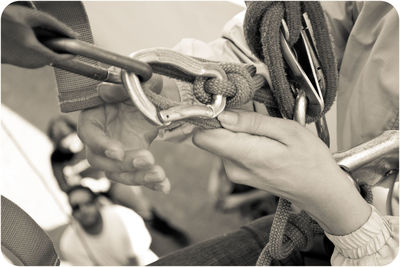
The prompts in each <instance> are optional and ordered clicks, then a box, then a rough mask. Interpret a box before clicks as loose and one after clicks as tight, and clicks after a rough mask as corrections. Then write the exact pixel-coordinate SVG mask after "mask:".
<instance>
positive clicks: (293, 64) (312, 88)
mask: <svg viewBox="0 0 400 267" xmlns="http://www.w3.org/2000/svg"><path fill="white" fill-rule="evenodd" d="M288 37H289V31H288V27H287V25H286V22H285V21H284V20H282V27H281V32H280V42H281V49H282V54H283V57H284V59H285V61H286V64H287V65H288V66H289V69H290V70H291V72H292V74H293V76H294V77H295V78H296V79H299V80H302V81H303V83H302V84H304V86H303V87H304V88H302V89H304V92H305V93H306V96H307V99H308V106H309V108H310V109H312V110H313V113H314V114H321V113H322V111H323V110H324V99H323V96H322V93H321V88H320V85H319V81H318V78H317V73H316V69H317V68H316V66H315V63H316V62H314V61H315V59H316V55H315V53H314V51H313V48H312V47H311V44H310V41H309V40H308V37H307V34H306V33H305V31H304V29H302V30H301V32H300V37H301V45H302V48H303V50H304V51H302V52H303V53H304V54H305V55H306V56H307V62H308V64H309V65H310V68H311V71H312V74H311V76H313V79H312V80H314V81H313V82H312V81H311V80H310V78H311V77H308V75H307V74H306V72H305V71H304V69H303V67H302V66H301V65H300V63H299V62H298V60H297V56H296V54H295V53H294V52H293V51H292V49H291V48H290V46H289V44H288V42H287V39H288Z"/></svg>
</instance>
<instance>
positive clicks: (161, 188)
mask: <svg viewBox="0 0 400 267" xmlns="http://www.w3.org/2000/svg"><path fill="white" fill-rule="evenodd" d="M154 190H156V191H160V192H163V193H164V194H169V192H170V191H171V187H170V185H169V183H159V184H155V185H154Z"/></svg>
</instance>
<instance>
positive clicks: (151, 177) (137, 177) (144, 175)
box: [106, 165, 171, 193]
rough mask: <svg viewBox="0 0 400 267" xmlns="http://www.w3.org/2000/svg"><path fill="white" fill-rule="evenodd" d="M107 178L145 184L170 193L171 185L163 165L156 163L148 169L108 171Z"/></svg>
mask: <svg viewBox="0 0 400 267" xmlns="http://www.w3.org/2000/svg"><path fill="white" fill-rule="evenodd" d="M106 176H107V178H109V179H111V180H114V181H116V182H118V183H123V184H126V185H144V186H147V187H148V188H150V189H153V190H157V191H162V192H164V193H168V192H169V190H170V188H171V185H170V182H169V180H168V178H167V177H166V175H165V172H164V170H163V169H162V167H161V166H158V165H154V166H153V167H152V168H151V169H149V170H146V171H143V170H142V171H136V172H123V173H119V172H106Z"/></svg>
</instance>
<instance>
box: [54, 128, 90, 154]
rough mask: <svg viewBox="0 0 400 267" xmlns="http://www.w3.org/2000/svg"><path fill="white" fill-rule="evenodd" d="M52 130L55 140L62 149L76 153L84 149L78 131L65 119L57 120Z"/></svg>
mask: <svg viewBox="0 0 400 267" xmlns="http://www.w3.org/2000/svg"><path fill="white" fill-rule="evenodd" d="M52 131H53V138H54V141H55V142H56V143H57V145H58V147H59V148H61V149H62V150H64V151H70V152H73V153H76V152H79V151H81V150H82V149H83V144H82V142H81V140H80V139H79V137H78V135H77V133H76V132H75V131H74V129H72V128H71V127H70V126H69V125H68V124H67V123H66V122H65V121H64V120H58V121H56V122H55V123H54V125H53V128H52Z"/></svg>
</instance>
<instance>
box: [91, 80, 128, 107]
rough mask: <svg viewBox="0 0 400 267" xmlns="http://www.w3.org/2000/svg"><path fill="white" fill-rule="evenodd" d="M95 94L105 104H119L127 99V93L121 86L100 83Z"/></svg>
mask: <svg viewBox="0 0 400 267" xmlns="http://www.w3.org/2000/svg"><path fill="white" fill-rule="evenodd" d="M97 92H98V94H99V96H100V98H101V99H102V100H103V101H104V102H105V103H109V104H112V103H120V102H124V101H126V100H127V99H129V96H128V93H127V92H126V90H125V88H124V86H123V85H121V84H112V83H100V84H99V85H98V86H97Z"/></svg>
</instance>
